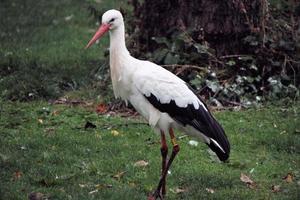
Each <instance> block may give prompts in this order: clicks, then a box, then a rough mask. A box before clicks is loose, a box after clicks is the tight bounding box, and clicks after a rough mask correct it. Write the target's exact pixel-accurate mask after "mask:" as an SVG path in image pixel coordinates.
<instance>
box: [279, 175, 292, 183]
mask: <svg viewBox="0 0 300 200" xmlns="http://www.w3.org/2000/svg"><path fill="white" fill-rule="evenodd" d="M282 179H283V180H284V181H285V182H287V183H292V182H293V179H294V176H293V174H292V173H288V174H287V175H286V176H285V177H283V178H282Z"/></svg>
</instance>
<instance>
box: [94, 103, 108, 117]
mask: <svg viewBox="0 0 300 200" xmlns="http://www.w3.org/2000/svg"><path fill="white" fill-rule="evenodd" d="M107 111H108V107H107V105H105V104H103V103H101V104H98V105H97V107H96V112H97V113H99V114H104V113H106V112H107Z"/></svg>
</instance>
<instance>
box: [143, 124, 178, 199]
mask: <svg viewBox="0 0 300 200" xmlns="http://www.w3.org/2000/svg"><path fill="white" fill-rule="evenodd" d="M169 133H170V137H171V142H172V145H173V150H172V154H171V156H170V159H169V161H168V163H167V166H166V168H165V169H164V171H163V173H162V176H161V177H160V180H159V183H158V186H157V188H156V190H155V192H154V193H153V195H152V196H150V197H149V198H148V199H149V200H150V199H151V200H153V199H157V198H160V199H163V197H162V196H161V194H160V191H161V188H162V186H163V184H164V183H165V180H166V176H167V174H168V170H169V168H170V166H171V164H172V162H173V160H174V158H175V157H176V155H177V153H178V152H179V145H178V144H177V142H176V137H175V135H174V132H173V129H171V128H170V130H169Z"/></svg>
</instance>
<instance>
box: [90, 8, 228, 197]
mask: <svg viewBox="0 0 300 200" xmlns="http://www.w3.org/2000/svg"><path fill="white" fill-rule="evenodd" d="M106 32H109V35H110V48H109V52H110V73H111V79H112V86H113V91H114V95H115V97H116V98H121V99H123V100H124V101H125V102H126V104H128V102H130V103H131V105H132V106H133V107H134V108H135V109H136V110H137V111H138V112H139V113H140V114H141V115H142V116H143V117H144V118H145V119H146V120H147V121H148V123H149V125H151V127H153V128H154V129H155V130H156V132H158V133H159V134H160V136H161V156H162V170H161V177H160V180H159V183H158V186H157V188H156V190H155V191H154V192H153V193H152V194H151V195H150V196H149V197H148V199H151V200H152V199H157V198H160V199H163V197H164V196H165V194H166V176H167V174H168V170H169V168H170V166H171V164H172V162H173V160H174V158H175V156H176V155H177V153H178V152H179V145H178V143H177V141H176V137H175V134H174V131H173V130H174V129H178V130H180V131H182V132H183V133H185V134H187V135H190V136H193V137H196V138H198V139H199V140H201V141H203V142H204V143H205V144H207V145H208V147H209V148H210V149H211V150H212V151H214V152H215V153H216V155H217V156H218V158H219V159H220V160H221V161H226V160H227V159H228V157H229V153H230V144H229V141H228V139H227V136H226V135H225V132H224V130H223V128H222V127H221V125H220V124H219V123H218V122H217V121H216V119H215V118H214V117H213V116H212V114H211V113H210V111H209V110H208V108H207V106H206V105H205V103H203V101H202V100H201V99H200V98H199V97H198V96H197V95H196V94H195V93H194V92H193V90H192V88H191V87H189V86H188V85H187V83H186V82H184V81H183V80H181V79H180V78H178V77H177V76H175V75H174V74H173V73H171V72H169V71H168V70H166V69H164V68H162V67H161V66H159V65H156V64H154V63H152V62H149V61H145V60H138V59H136V58H134V57H132V56H131V55H130V53H129V51H128V50H127V48H126V45H125V26H124V20H123V16H122V14H121V13H120V12H119V11H117V10H108V11H106V12H105V13H104V14H103V16H102V24H101V26H100V27H99V29H98V30H97V31H96V33H95V35H94V36H93V37H92V39H91V40H90V41H89V43H88V44H87V46H86V48H89V47H90V46H91V45H92V44H93V43H95V42H96V41H97V40H98V39H99V38H100V37H101V36H103V35H104V34H105V33H106ZM166 133H169V135H170V139H171V143H172V145H173V149H172V153H171V155H170V157H169V159H167V157H168V146H167V142H166Z"/></svg>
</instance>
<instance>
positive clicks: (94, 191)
mask: <svg viewBox="0 0 300 200" xmlns="http://www.w3.org/2000/svg"><path fill="white" fill-rule="evenodd" d="M96 192H98V189H97V190H92V191H90V192H89V194H94V193H96Z"/></svg>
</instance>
